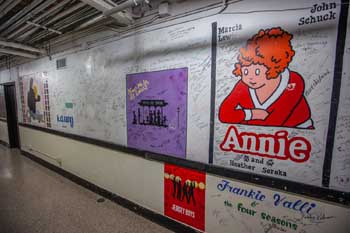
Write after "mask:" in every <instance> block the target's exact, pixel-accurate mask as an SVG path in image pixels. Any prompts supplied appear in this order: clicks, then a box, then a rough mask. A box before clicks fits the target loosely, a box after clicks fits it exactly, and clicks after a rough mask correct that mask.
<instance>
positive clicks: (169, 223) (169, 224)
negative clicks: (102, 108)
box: [21, 150, 197, 233]
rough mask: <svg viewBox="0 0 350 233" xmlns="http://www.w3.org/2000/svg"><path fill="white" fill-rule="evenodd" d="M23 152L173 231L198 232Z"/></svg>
mask: <svg viewBox="0 0 350 233" xmlns="http://www.w3.org/2000/svg"><path fill="white" fill-rule="evenodd" d="M21 154H22V155H24V156H26V157H27V158H29V159H31V160H33V161H35V162H37V163H39V164H41V165H43V166H44V167H46V168H48V169H50V170H52V171H54V172H56V173H58V174H60V175H62V176H64V177H65V178H67V179H69V180H71V181H73V182H74V183H76V184H78V185H81V186H83V187H84V188H87V189H89V190H91V191H92V192H94V193H97V194H98V195H101V196H103V197H105V198H107V199H109V200H111V201H113V202H115V203H117V204H119V205H121V206H123V207H124V208H127V209H129V210H131V211H133V212H135V213H136V214H138V215H141V216H142V217H144V218H147V219H149V220H150V221H152V222H155V223H157V224H159V225H161V226H163V227H165V228H167V229H169V230H171V231H174V232H181V233H182V232H184V233H187V232H191V233H192V232H197V231H196V230H194V229H193V228H191V227H188V226H186V225H183V224H181V223H179V222H177V221H175V220H172V219H170V218H167V217H165V216H164V215H161V214H158V213H156V212H154V211H151V210H149V209H146V208H144V207H142V206H140V205H138V204H136V203H134V202H132V201H129V200H127V199H125V198H123V197H121V196H118V195H117V194H114V193H112V192H110V191H107V190H105V189H103V188H101V187H98V186H97V185H95V184H93V183H90V182H89V181H86V180H84V179H82V178H80V177H78V176H76V175H74V174H72V173H70V172H67V171H66V170H63V169H62V168H59V167H57V166H55V165H53V164H51V163H49V162H47V161H45V160H43V159H41V158H39V157H37V156H35V155H33V154H31V153H29V152H27V151H23V150H21Z"/></svg>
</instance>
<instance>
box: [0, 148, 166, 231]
mask: <svg viewBox="0 0 350 233" xmlns="http://www.w3.org/2000/svg"><path fill="white" fill-rule="evenodd" d="M99 198H101V197H100V196H99V195H97V194H95V193H93V192H91V191H89V190H86V189H85V188H83V187H81V186H79V185H77V184H75V183H73V182H71V181H70V180H67V179H66V178H64V177H62V176H60V175H58V174H56V173H55V172H53V171H51V170H48V169H47V168H45V167H43V166H41V165H39V164H37V163H35V162H33V161H32V160H30V159H28V158H26V157H24V156H22V155H20V153H19V151H18V150H9V149H7V148H6V147H4V146H2V145H0V233H34V232H35V233H45V232H50V233H53V232H55V233H58V232H62V233H80V232H82V233H90V232H93V233H98V232H103V233H108V232H123V233H128V232H130V233H137V232H142V233H147V232H170V231H169V230H168V229H166V228H164V227H162V226H159V225H158V224H156V223H153V222H151V221H149V220H147V219H145V218H143V217H141V216H139V215H137V214H135V213H133V212H131V211H129V210H127V209H125V208H123V207H121V206H119V205H117V204H116V203H114V202H111V201H109V200H105V201H104V202H101V203H99V202H97V199H99Z"/></svg>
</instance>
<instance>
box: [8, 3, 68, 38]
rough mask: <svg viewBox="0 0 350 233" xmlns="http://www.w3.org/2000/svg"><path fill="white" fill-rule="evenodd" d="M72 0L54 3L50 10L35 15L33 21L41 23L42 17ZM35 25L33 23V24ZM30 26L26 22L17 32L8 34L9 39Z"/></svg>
mask: <svg viewBox="0 0 350 233" xmlns="http://www.w3.org/2000/svg"><path fill="white" fill-rule="evenodd" d="M69 2H70V0H63V1H62V2H60V3H58V4H57V5H54V6H53V7H51V8H50V9H49V10H47V11H44V12H43V13H42V14H41V15H39V16H38V17H35V18H34V19H33V20H31V22H32V23H39V22H40V20H41V19H43V18H44V17H46V16H47V15H49V14H52V13H53V12H55V11H57V10H59V9H60V8H62V7H63V6H65V5H66V4H67V3H69ZM32 26H33V25H32ZM29 27H30V24H24V25H23V26H22V27H20V28H18V29H17V30H16V31H15V32H13V33H11V34H10V35H8V36H7V39H12V38H14V37H16V36H17V35H18V34H23V32H24V31H25V30H27V29H28V28H29Z"/></svg>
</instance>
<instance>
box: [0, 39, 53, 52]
mask: <svg viewBox="0 0 350 233" xmlns="http://www.w3.org/2000/svg"><path fill="white" fill-rule="evenodd" d="M0 45H2V46H5V47H11V48H16V49H23V50H27V51H30V52H34V53H46V51H45V49H38V48H35V47H32V46H28V45H24V44H20V43H15V42H9V41H3V40H0Z"/></svg>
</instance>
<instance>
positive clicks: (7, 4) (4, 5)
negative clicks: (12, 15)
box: [0, 0, 12, 11]
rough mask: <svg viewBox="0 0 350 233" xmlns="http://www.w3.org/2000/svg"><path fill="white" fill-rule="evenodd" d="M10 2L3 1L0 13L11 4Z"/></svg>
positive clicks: (9, 0) (10, 0)
mask: <svg viewBox="0 0 350 233" xmlns="http://www.w3.org/2000/svg"><path fill="white" fill-rule="evenodd" d="M11 2H12V0H7V1H4V2H3V3H1V5H0V11H3V10H5V9H6V7H7V6H9V5H10V4H11Z"/></svg>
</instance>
